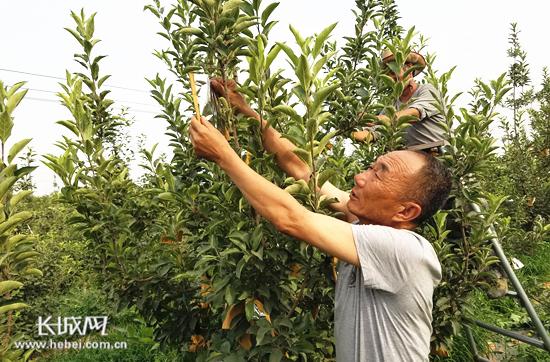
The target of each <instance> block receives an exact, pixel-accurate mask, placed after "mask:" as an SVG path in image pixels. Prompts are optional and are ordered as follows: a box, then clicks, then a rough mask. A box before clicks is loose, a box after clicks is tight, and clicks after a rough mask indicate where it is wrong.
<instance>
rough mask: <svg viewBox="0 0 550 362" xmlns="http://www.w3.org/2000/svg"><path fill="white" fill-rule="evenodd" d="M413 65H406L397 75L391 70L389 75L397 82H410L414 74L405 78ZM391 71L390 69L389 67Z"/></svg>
mask: <svg viewBox="0 0 550 362" xmlns="http://www.w3.org/2000/svg"><path fill="white" fill-rule="evenodd" d="M412 66H413V65H412V64H411V63H405V65H404V66H403V68H401V69H400V70H399V74H395V73H394V72H392V71H391V70H389V73H388V75H389V76H390V77H391V78H392V79H393V80H394V81H395V82H397V81H400V82H401V81H403V80H410V79H412V78H413V72H411V73H409V74H407V76H406V77H405V72H406V71H407V70H408V69H410V68H411V67H412ZM388 69H389V67H388Z"/></svg>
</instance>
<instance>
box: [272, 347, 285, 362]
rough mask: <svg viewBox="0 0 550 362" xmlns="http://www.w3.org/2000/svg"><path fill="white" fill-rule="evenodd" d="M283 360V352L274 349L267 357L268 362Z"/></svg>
mask: <svg viewBox="0 0 550 362" xmlns="http://www.w3.org/2000/svg"><path fill="white" fill-rule="evenodd" d="M282 359H283V352H281V351H280V350H278V349H276V350H274V351H273V352H271V354H270V355H269V362H280V361H281V360H282Z"/></svg>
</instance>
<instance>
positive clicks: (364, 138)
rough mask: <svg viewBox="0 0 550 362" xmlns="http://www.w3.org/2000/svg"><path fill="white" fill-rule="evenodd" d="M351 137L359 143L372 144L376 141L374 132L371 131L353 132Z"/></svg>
mask: <svg viewBox="0 0 550 362" xmlns="http://www.w3.org/2000/svg"><path fill="white" fill-rule="evenodd" d="M351 137H352V138H353V139H354V140H355V141H358V142H365V143H370V142H372V140H373V139H374V137H373V135H372V132H371V131H369V130H366V129H365V130H362V131H357V132H352V133H351Z"/></svg>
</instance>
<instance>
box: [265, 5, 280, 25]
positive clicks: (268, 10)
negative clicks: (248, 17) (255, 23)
mask: <svg viewBox="0 0 550 362" xmlns="http://www.w3.org/2000/svg"><path fill="white" fill-rule="evenodd" d="M277 6H279V3H271V4H269V5H268V6H266V7H265V9H264V11H262V16H261V19H262V25H263V26H265V24H266V22H267V19H269V16H270V15H271V13H272V12H273V10H275V9H276V8H277Z"/></svg>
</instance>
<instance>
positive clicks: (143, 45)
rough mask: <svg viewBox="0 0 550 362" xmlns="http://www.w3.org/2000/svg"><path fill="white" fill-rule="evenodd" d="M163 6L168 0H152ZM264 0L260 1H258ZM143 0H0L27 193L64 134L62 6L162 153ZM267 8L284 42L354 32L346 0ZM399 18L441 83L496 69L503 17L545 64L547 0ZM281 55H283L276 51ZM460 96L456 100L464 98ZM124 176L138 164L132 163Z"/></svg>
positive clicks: (535, 65) (465, 84) (67, 47)
mask: <svg viewBox="0 0 550 362" xmlns="http://www.w3.org/2000/svg"><path fill="white" fill-rule="evenodd" d="M161 2H162V4H164V5H165V6H166V7H169V5H170V4H171V3H172V2H171V1H161ZM264 2H267V1H266V0H264ZM148 3H149V2H148V1H141V0H117V1H108V0H94V1H90V0H51V1H43V0H18V1H7V0H1V1H0V80H2V81H3V82H4V83H5V84H9V85H11V84H13V83H15V82H19V81H26V82H27V84H26V87H27V88H29V92H28V93H27V96H26V97H25V99H24V100H23V101H22V102H21V104H20V106H19V107H18V109H17V110H16V111H15V112H14V116H15V120H14V121H15V126H14V129H13V133H12V138H11V139H10V141H11V142H10V141H9V142H8V147H9V145H10V143H11V144H12V143H13V142H16V141H18V140H20V139H22V138H32V139H33V141H32V142H31V146H32V147H33V148H34V150H35V152H36V153H37V155H38V156H37V163H38V164H39V168H38V169H37V170H36V171H35V172H34V173H33V178H34V182H35V183H36V186H37V190H36V193H37V194H39V195H41V194H47V193H50V192H52V191H53V190H54V188H53V185H54V174H53V172H51V171H50V170H49V169H48V168H46V167H45V166H43V165H41V162H39V161H40V160H41V155H43V154H48V153H53V154H59V153H60V151H59V149H57V148H56V147H55V146H54V144H55V142H56V141H58V140H60V138H61V135H62V134H64V129H63V127H62V126H60V125H57V124H56V123H55V122H56V121H58V120H63V119H67V118H68V117H69V114H68V112H67V111H66V110H65V109H64V108H63V107H62V106H61V104H60V103H59V101H58V99H57V97H56V95H55V93H56V92H58V91H59V90H60V87H59V85H58V82H62V79H58V78H56V77H64V74H65V70H66V69H68V70H70V71H78V70H80V69H79V66H78V64H76V63H75V62H74V61H73V60H72V59H73V54H74V53H76V52H79V51H80V49H79V46H78V43H77V42H76V41H75V40H74V38H72V36H71V35H70V34H69V33H67V32H66V31H65V30H64V29H63V28H65V27H73V24H74V23H73V20H72V19H71V17H70V11H71V10H74V11H80V9H81V8H84V10H85V12H86V13H87V14H90V13H93V12H97V15H96V24H95V25H96V26H95V29H96V32H95V36H96V38H99V39H101V40H102V41H101V42H100V43H99V44H98V45H97V47H96V50H95V55H100V54H105V55H108V57H107V58H105V59H104V60H103V61H102V62H101V73H102V74H111V75H112V76H111V78H110V79H109V81H108V82H107V83H106V84H107V85H109V86H110V89H111V91H112V93H111V98H112V99H114V100H115V101H116V103H117V104H122V105H125V106H127V107H129V114H130V116H132V117H133V118H134V125H133V126H132V128H131V130H130V136H131V137H132V139H133V141H132V147H134V148H135V146H136V144H137V139H138V137H139V136H140V135H142V134H144V135H145V136H146V142H145V143H146V145H147V146H148V147H150V146H152V145H153V144H154V143H159V150H161V152H169V149H168V147H167V137H166V136H165V135H164V131H165V126H166V125H165V123H164V121H162V120H159V119H155V118H154V116H155V114H157V113H158V112H159V107H158V106H157V105H156V103H155V102H154V101H153V100H152V99H151V98H150V97H149V94H148V91H149V89H150V86H149V84H148V83H147V82H146V80H145V78H152V77H154V76H155V75H156V74H157V73H160V74H161V75H164V76H166V75H167V71H166V68H165V67H164V65H163V64H162V63H161V62H160V60H158V59H157V58H156V57H154V56H153V55H152V53H153V50H154V49H159V48H162V47H164V46H165V43H164V42H163V40H162V38H161V37H160V36H158V35H157V34H156V33H157V32H158V31H161V28H160V26H159V25H158V24H157V21H156V18H155V17H154V16H152V15H151V14H150V13H149V12H144V11H143V7H144V5H146V4H148ZM280 3H281V4H280V5H279V7H278V8H277V10H276V11H275V12H274V13H273V14H272V18H273V19H276V20H279V24H277V26H276V27H275V28H274V29H273V31H272V33H271V37H270V39H272V40H273V41H287V42H289V43H291V42H292V39H293V38H292V35H291V33H290V31H289V29H288V24H292V25H294V26H295V27H296V28H297V29H298V30H299V31H300V32H301V33H302V34H303V35H304V36H305V35H312V34H314V33H316V32H319V31H320V30H321V29H323V28H324V27H326V26H327V25H329V24H331V23H334V22H338V26H337V27H336V29H335V30H334V32H333V37H334V38H335V39H342V37H343V36H347V35H352V34H353V25H354V17H353V14H352V12H351V9H353V7H354V5H355V2H354V1H351V0H338V1H335V0H331V1H329V0H315V1H314V0H280ZM397 5H398V8H399V12H400V15H401V18H402V19H401V21H400V24H401V25H402V26H404V27H405V28H408V27H411V26H415V29H416V30H417V31H419V32H420V33H421V34H423V35H424V36H425V37H427V38H428V39H429V42H428V48H427V51H428V52H430V53H436V54H437V60H436V62H435V68H436V69H438V70H440V71H441V72H443V71H446V70H448V69H450V68H451V67H452V66H457V69H456V70H455V72H454V75H453V78H452V79H451V83H450V90H451V92H452V93H455V92H467V91H468V90H469V89H470V88H471V87H472V85H473V82H474V80H475V79H476V78H481V79H482V80H486V81H487V80H490V79H494V78H496V77H498V76H499V75H500V74H501V73H503V72H505V71H506V69H507V67H508V64H509V59H507V57H506V49H508V47H509V45H508V35H509V29H510V23H511V22H517V23H518V27H519V29H520V31H521V32H520V41H521V44H522V46H523V48H524V49H525V50H526V51H527V53H528V63H529V64H530V68H531V78H532V79H533V80H534V81H535V84H537V83H538V82H539V81H540V78H541V73H542V68H543V67H544V66H550V60H549V55H550V54H549V51H548V49H547V46H546V44H547V43H548V39H547V38H546V33H547V32H546V31H544V30H541V29H545V25H544V24H546V21H548V20H547V14H549V13H550V2H547V1H540V0H524V1H521V2H518V1H511V0H500V1H497V0H484V1H479V0H477V1H472V0H462V1H449V0H416V1H410V0H409V1H406V0H397ZM281 54H282V53H281ZM466 97H467V96H463V97H462V98H461V99H460V100H459V102H462V104H465V103H466V102H467V98H466ZM132 169H133V172H132V175H133V176H134V177H136V176H137V175H138V174H139V168H138V167H137V166H136V165H134V166H133V167H132Z"/></svg>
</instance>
